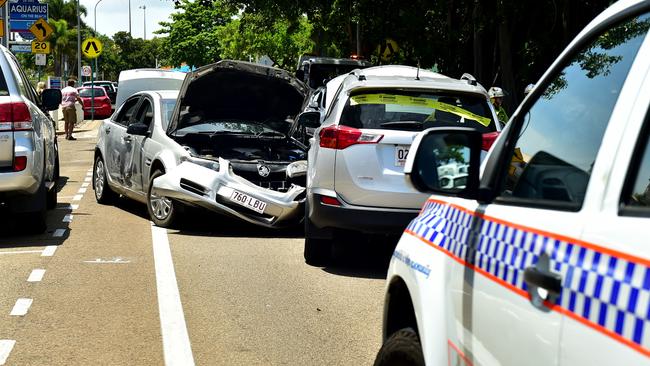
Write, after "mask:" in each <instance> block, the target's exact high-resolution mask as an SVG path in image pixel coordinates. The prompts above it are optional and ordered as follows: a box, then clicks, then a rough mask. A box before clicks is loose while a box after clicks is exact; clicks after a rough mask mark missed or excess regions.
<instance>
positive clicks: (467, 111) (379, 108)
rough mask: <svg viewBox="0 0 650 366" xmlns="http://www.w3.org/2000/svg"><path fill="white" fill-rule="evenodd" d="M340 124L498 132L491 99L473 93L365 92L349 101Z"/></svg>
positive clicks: (357, 126) (361, 126)
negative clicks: (453, 128)
mask: <svg viewBox="0 0 650 366" xmlns="http://www.w3.org/2000/svg"><path fill="white" fill-rule="evenodd" d="M340 124H341V125H344V126H349V127H354V128H370V129H392V130H405V131H422V130H424V129H427V128H431V127H473V128H475V129H477V130H478V131H479V132H481V133H487V132H494V131H496V125H495V123H494V120H493V119H492V113H491V111H490V107H489V105H488V101H487V98H485V97H483V96H479V95H471V94H452V93H434V92H410V91H394V90H393V91H391V90H385V91H362V92H360V93H357V94H353V95H352V96H351V97H350V98H349V99H348V101H347V103H346V105H345V108H344V109H343V114H342V115H341V119H340Z"/></svg>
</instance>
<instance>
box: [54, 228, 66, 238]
mask: <svg viewBox="0 0 650 366" xmlns="http://www.w3.org/2000/svg"><path fill="white" fill-rule="evenodd" d="M63 235H65V229H56V230H54V234H52V236H53V237H55V238H60V237H62V236H63Z"/></svg>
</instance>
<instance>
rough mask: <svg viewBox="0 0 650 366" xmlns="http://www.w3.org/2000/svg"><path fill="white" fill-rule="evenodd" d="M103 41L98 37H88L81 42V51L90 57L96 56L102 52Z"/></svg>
mask: <svg viewBox="0 0 650 366" xmlns="http://www.w3.org/2000/svg"><path fill="white" fill-rule="evenodd" d="M102 49H103V46H102V42H101V41H100V40H99V39H97V38H92V37H91V38H86V39H85V40H84V41H83V42H82V43H81V52H82V53H83V54H84V56H86V57H88V58H96V57H99V55H101V54H102Z"/></svg>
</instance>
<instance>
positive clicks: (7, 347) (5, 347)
mask: <svg viewBox="0 0 650 366" xmlns="http://www.w3.org/2000/svg"><path fill="white" fill-rule="evenodd" d="M15 344H16V341H14V340H10V339H0V365H4V364H5V363H6V362H7V358H9V354H11V350H12V349H13V348H14V345H15Z"/></svg>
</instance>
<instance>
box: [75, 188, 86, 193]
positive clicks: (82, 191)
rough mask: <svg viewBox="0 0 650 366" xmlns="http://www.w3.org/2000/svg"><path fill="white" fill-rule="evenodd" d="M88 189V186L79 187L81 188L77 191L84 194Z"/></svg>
mask: <svg viewBox="0 0 650 366" xmlns="http://www.w3.org/2000/svg"><path fill="white" fill-rule="evenodd" d="M87 190H88V188H79V190H78V191H77V194H84V193H86V191H87Z"/></svg>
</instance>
